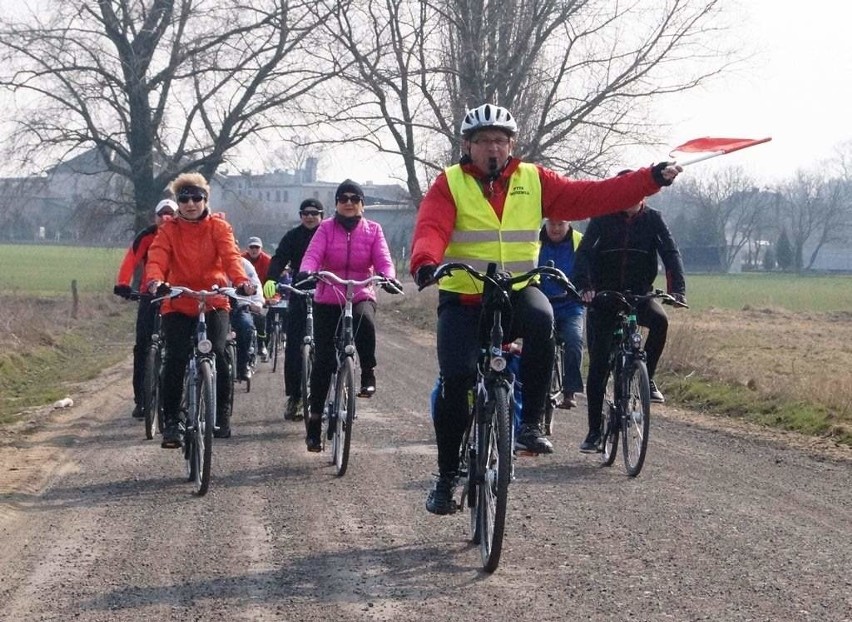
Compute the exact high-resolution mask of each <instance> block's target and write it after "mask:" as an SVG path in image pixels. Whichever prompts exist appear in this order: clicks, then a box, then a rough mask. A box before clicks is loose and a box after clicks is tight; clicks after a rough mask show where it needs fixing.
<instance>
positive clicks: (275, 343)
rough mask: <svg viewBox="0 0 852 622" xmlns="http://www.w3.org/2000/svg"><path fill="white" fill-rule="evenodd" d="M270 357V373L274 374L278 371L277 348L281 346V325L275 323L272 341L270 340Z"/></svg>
mask: <svg viewBox="0 0 852 622" xmlns="http://www.w3.org/2000/svg"><path fill="white" fill-rule="evenodd" d="M270 341H271V343H270V345H271V346H272V347H271V348H270V353H269V354H270V356H272V373H273V374H274V373H275V370H277V369H278V348H279V347H280V344H281V324H280V323H279V322H278V321H276V322H275V323H274V324H273V329H272V339H271V340H270Z"/></svg>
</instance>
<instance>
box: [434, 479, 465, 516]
mask: <svg viewBox="0 0 852 622" xmlns="http://www.w3.org/2000/svg"><path fill="white" fill-rule="evenodd" d="M456 482H457V477H456V474H455V473H448V474H443V475H439V476H438V479H437V480H436V481H435V486H434V487H433V488H432V490H430V491H429V496H428V497H427V498H426V509H427V510H428V511H429V512H431V513H432V514H438V515H439V516H444V515H446V514H453V513H454V512H455V511H456V510H458V504H457V503H456V499H455V496H456Z"/></svg>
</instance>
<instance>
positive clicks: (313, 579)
mask: <svg viewBox="0 0 852 622" xmlns="http://www.w3.org/2000/svg"><path fill="white" fill-rule="evenodd" d="M380 321H382V322H383V324H382V326H381V334H382V338H383V341H382V343H381V345H380V353H379V360H380V365H381V368H380V370H379V393H378V395H377V396H376V397H375V398H374V399H373V400H370V401H366V400H361V401H359V407H361V410H360V411H359V419H358V422H357V426H356V430H355V436H354V440H353V456H352V460H351V464H350V468H349V472H348V473H347V474H346V476H345V477H343V478H336V477H335V476H334V475H333V472H332V470H331V468H330V467H329V466H328V460H327V456H326V455H315V454H308V453H307V452H306V451H305V449H304V444H303V441H302V435H303V427H302V424H301V423H292V422H284V421H283V419H282V417H281V412H282V404H281V397H280V396H281V394H282V377H281V373H280V371H279V373H277V374H272V373H270V371H269V366H266V365H264V366H262V368H261V370H260V372H259V373H258V375H257V376H256V378H255V380H254V383H253V388H252V392H251V393H250V394H245V393H242V392H241V393H240V394H238V395H237V396H236V404H235V410H236V414H235V424H234V427H235V436H234V437H233V438H232V439H230V440H228V441H221V442H217V443H216V445H215V450H214V460H215V462H214V471H213V480H212V484H211V490H210V493H209V494H208V495H207V496H206V497H205V498H201V499H199V498H195V497H193V496H192V494H191V493H190V490H191V488H190V485H189V484H188V483H186V482H185V481H184V477H183V473H184V470H183V469H184V467H183V463H182V460H181V459H180V457H179V454H178V452H174V451H166V450H162V449H160V448H159V446H158V445H155V444H154V442H152V441H144V440H143V435H142V429H141V425H140V424H138V422H135V421H133V420H132V419H131V418H130V416H129V409H128V404H127V400H128V399H129V397H130V389H129V380H128V378H129V367H128V365H129V363H124V364H122V365H121V366H118V367H116V368H114V369H111V370H109V371H108V372H107V373H106V374H105V375H104V376H102V378H100V379H99V380H98V381H97V383H94V384H92V385H90V386H88V387H87V388H85V390H83V392H82V393H81V394H79V395H76V396H75V399H76V402H77V404H76V405H75V406H74V408H72V409H70V410H68V411H53V412H49V413H48V412H40V413H33V414H32V415H31V416H30V417H28V421H29V422H28V423H27V422H25V423H23V424H21V425H18V426H15V427H14V428H12V429H9V430H8V431H5V438H4V439H3V441H2V443H0V542H2V547H0V619H3V620H68V619H77V620H148V619H151V620H153V619H167V620H337V621H340V620H424V619H431V620H458V621H465V622H468V621H470V620H479V619H486V618H491V619H496V620H569V619H570V620H575V619H576V620H627V619H630V620H725V621H730V620H852V579H850V574H849V569H850V568H852V486H850V482H852V460H850V459H849V458H850V457H849V456H848V455H847V454H848V452H846V453H845V454H844V452H842V451H841V450H834V453H832V454H829V453H825V452H824V451H823V450H822V449H823V448H821V447H819V446H818V445H816V444H813V443H791V441H793V440H795V437H790V436H789V435H787V436H779V435H772V434H766V433H763V434H760V435H756V434H753V433H751V432H749V431H747V430H743V429H741V428H740V427H739V426H732V425H729V426H726V427H725V429H716V428H720V427H721V426H720V425H719V422H717V421H714V420H712V419H707V418H703V417H698V416H695V415H691V414H689V413H680V412H675V411H673V410H671V409H658V410H656V411H655V414H656V415H658V416H656V417H655V419H654V421H653V424H652V437H651V448H650V454H649V459H648V462H647V463H646V466H645V469H644V470H643V472H642V474H641V475H640V477H639V478H637V479H636V480H631V479H628V478H627V477H626V476H625V475H624V472H623V469H622V468H621V466H620V463H616V466H614V467H612V468H609V469H604V468H600V467H599V466H598V464H597V460H596V458H594V457H590V456H584V455H581V454H579V453H578V452H577V450H576V447H577V445H578V443H579V441H580V440H581V437H582V432H583V425H584V419H585V416H584V414H582V413H578V412H575V411H567V412H563V411H560V412H559V416H560V417H561V419H560V420H559V421H558V425H557V428H556V431H555V437H554V442H555V444H556V445H557V453H556V454H554V455H552V456H547V457H541V458H537V459H532V458H522V459H520V460H519V462H518V465H517V479H516V481H515V482H514V483H513V484H512V487H511V489H510V515H509V519H508V525H509V534H508V537H507V541H506V548H505V551H504V554H503V560H502V563H501V567H500V568H499V569H498V571H497V572H496V573H495V574H494V575H490V576H489V575H485V574H483V573H481V572H480V570H479V554H478V551H477V550H476V549H475V548H473V547H471V546H470V544H469V543H468V539H467V523H468V520H467V515H466V514H460V515H455V516H451V517H435V516H431V515H429V514H428V513H427V512H426V511H425V508H424V500H425V497H426V492H427V490H428V488H429V485H430V483H431V473H432V471H433V470H434V469H435V460H434V448H433V443H432V437H433V433H432V429H431V423H430V422H429V419H428V415H427V412H428V411H427V400H428V394H429V390H430V388H431V385H432V383H433V380H434V373H435V360H434V353H433V348H432V337H430V336H429V335H427V334H425V333H419V332H416V331H412V330H411V329H410V328H405V329H400V328H397V327H394V326H393V325H392V324H391V323H390V322H389V318H388V317H386V316H383V317H381V318H380ZM797 445H802V446H801V447H800V446H797Z"/></svg>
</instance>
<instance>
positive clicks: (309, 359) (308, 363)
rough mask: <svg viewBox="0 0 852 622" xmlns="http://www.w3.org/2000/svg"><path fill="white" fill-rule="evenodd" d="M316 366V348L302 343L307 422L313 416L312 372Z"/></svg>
mask: <svg viewBox="0 0 852 622" xmlns="http://www.w3.org/2000/svg"><path fill="white" fill-rule="evenodd" d="M313 368H314V349H313V348H312V347H311V345H310V344H308V343H306V344H303V345H302V415H303V416H304V418H305V421H306V422H307V421H308V419H309V418H310V416H311V372H312V371H313Z"/></svg>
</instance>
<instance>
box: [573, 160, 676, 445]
mask: <svg viewBox="0 0 852 622" xmlns="http://www.w3.org/2000/svg"><path fill="white" fill-rule="evenodd" d="M627 172H629V171H622V172H621V173H619V175H621V174H624V173H627ZM658 255H659V257H660V258H661V259H662V261H663V265H664V266H665V271H666V289H667V291H668V293H670V294H671V295H673V296H674V297H675V298H677V299H678V300H679V301H680V302H683V303H686V283H685V280H684V276H683V262H682V261H681V257H680V251H679V250H678V248H677V244H676V243H675V241H674V239H673V238H672V235H671V232H670V231H669V228H668V227H667V226H666V223H665V222H664V221H663V217H662V215H661V214H660V212H659V211H657V210H655V209H651V208H650V207H648V206H647V205H646V204H645V201H642V202H640V203H639V204H638V205H634V206H633V207H631V208H629V209H627V210H625V211H623V212H619V213H616V214H610V215H608V216H601V217H598V218H593V219H592V220H591V221H590V222H589V226H588V228H587V229H586V233H585V234H584V235H583V240H582V242H581V243H580V246H579V247H578V248H577V254H576V258H575V263H574V270H573V272H572V275H571V279H572V281H573V282H574V285H575V286H576V287H577V289H578V290H580V291H581V294H582V297H583V300H584V301H585V302H591V301H592V299H593V298H594V296H595V291H596V290H614V291H619V292H625V291H630V292H632V293H634V294H645V293H648V292H650V291H651V289H652V288H653V284H654V279H656V277H657V256H658ZM615 319H616V318H615V317H614V316H613V315H611V314H608V313H606V311H603V310H598V309H594V308H592V309H590V310H589V314H588V323H587V340H588V346H589V375H588V378H587V381H586V397H587V402H588V408H589V411H588V416H589V434H588V436H587V437H586V440H585V441H583V444H582V445H580V451H582V452H584V453H593V452H596V451H599V447H598V445H599V441H600V438H599V434H600V421H601V411H602V409H603V396H604V389H605V384H606V373H607V364H608V358H609V357H608V354H609V349H610V346H611V344H612V336H613V331H614V328H615ZM637 321H638V323H639V325H640V326H645V327H647V328H648V338H647V340H646V341H645V353H646V355H647V366H648V376H649V377H650V379H651V400H652V401H654V402H663V401H665V399H664V398H663V394H662V393H661V392H660V390H659V389H658V388H657V385H656V383H655V382H654V372H655V371H656V369H657V363H658V362H659V360H660V356H661V355H662V354H663V349H664V348H665V346H666V335H667V332H668V317H667V316H666V312H665V311H664V310H663V307H662V305H660V303H659V302H657V301H656V300H651V301H649V302H647V303H644V304H642V305H641V306H640V307H639V308H638V309H637Z"/></svg>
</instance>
